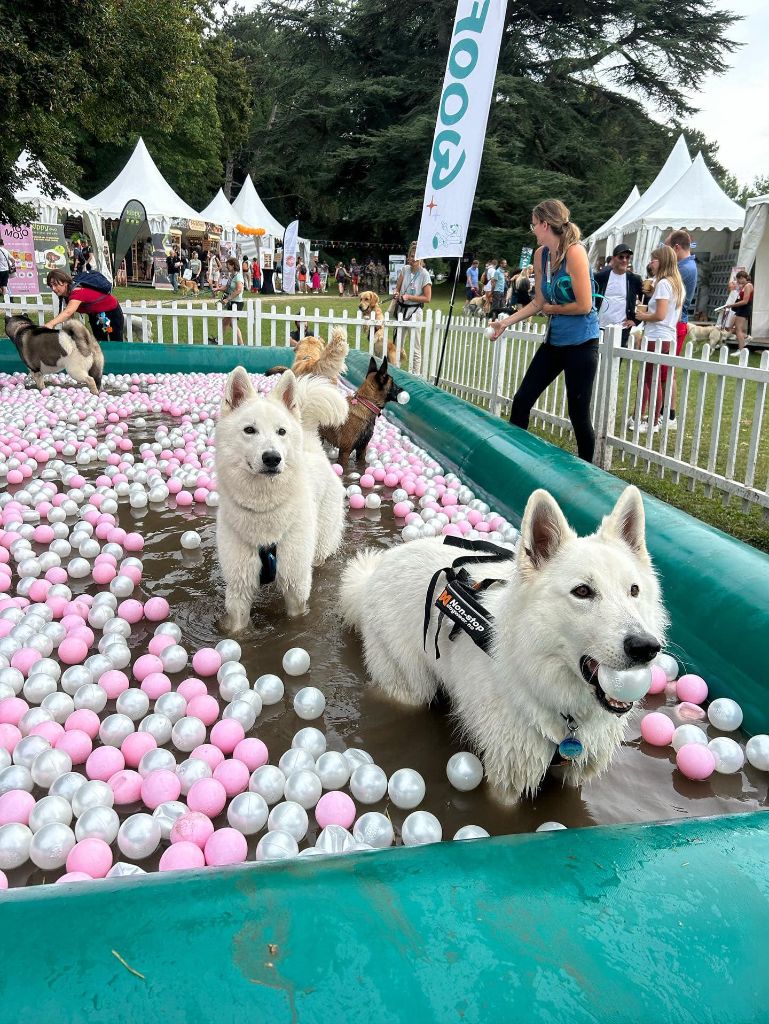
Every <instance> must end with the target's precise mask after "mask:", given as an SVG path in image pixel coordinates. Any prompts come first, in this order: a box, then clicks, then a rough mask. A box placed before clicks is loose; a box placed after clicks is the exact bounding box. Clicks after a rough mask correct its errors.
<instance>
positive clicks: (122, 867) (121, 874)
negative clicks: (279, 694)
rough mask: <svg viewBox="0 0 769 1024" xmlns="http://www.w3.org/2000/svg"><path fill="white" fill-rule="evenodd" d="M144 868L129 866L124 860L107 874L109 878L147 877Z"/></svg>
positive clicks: (134, 865) (116, 863)
mask: <svg viewBox="0 0 769 1024" xmlns="http://www.w3.org/2000/svg"><path fill="white" fill-rule="evenodd" d="M146 874H147V872H146V871H145V870H144V868H140V867H139V865H138V864H128V863H126V861H124V860H118V861H116V862H115V863H114V864H113V865H112V867H111V868H110V869H109V871H108V872H107V878H128V877H129V876H131V875H146Z"/></svg>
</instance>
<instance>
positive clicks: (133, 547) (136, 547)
mask: <svg viewBox="0 0 769 1024" xmlns="http://www.w3.org/2000/svg"><path fill="white" fill-rule="evenodd" d="M123 547H124V548H125V549H126V551H141V550H142V548H143V547H144V537H142V535H141V534H140V533H127V534H126V535H125V539H124V540H123Z"/></svg>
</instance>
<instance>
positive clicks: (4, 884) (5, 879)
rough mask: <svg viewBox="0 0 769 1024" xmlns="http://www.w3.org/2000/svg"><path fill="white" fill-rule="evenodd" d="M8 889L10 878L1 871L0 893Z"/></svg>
mask: <svg viewBox="0 0 769 1024" xmlns="http://www.w3.org/2000/svg"><path fill="white" fill-rule="evenodd" d="M7 888H8V876H7V875H6V873H5V872H4V871H0V891H2V890H3V889H7Z"/></svg>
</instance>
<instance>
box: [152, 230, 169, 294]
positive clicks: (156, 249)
mask: <svg viewBox="0 0 769 1024" xmlns="http://www.w3.org/2000/svg"><path fill="white" fill-rule="evenodd" d="M170 251H171V241H170V239H169V237H168V235H162V234H160V233H157V234H153V236H152V263H153V265H154V268H155V273H154V276H153V278H152V284H153V287H155V288H158V289H159V290H160V291H165V292H170V291H171V282H170V280H169V278H168V264H167V263H166V257H167V256H168V253H169V252H170Z"/></svg>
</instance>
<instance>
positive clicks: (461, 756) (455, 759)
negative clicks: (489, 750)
mask: <svg viewBox="0 0 769 1024" xmlns="http://www.w3.org/2000/svg"><path fill="white" fill-rule="evenodd" d="M446 775H447V777H448V780H449V782H450V783H451V785H452V786H453V787H454V789H458V790H459V791H460V792H462V793H469V792H470V790H472V789H476V788H477V787H478V786H480V784H481V782H483V763H482V762H481V760H480V758H478V757H476V756H475V754H471V753H470V752H469V751H467V750H463V751H460V753H458V754H453V755H452V756H451V757H450V758H449V761H448V764H447V765H446Z"/></svg>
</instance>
